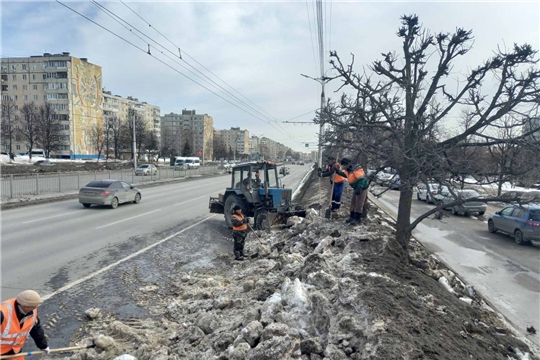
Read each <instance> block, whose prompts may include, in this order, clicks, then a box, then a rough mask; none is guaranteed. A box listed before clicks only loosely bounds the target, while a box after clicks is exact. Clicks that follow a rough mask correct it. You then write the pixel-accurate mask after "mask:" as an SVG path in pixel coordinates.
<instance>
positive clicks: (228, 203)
mask: <svg viewBox="0 0 540 360" xmlns="http://www.w3.org/2000/svg"><path fill="white" fill-rule="evenodd" d="M235 205H239V206H240V207H241V208H242V212H243V213H244V215H245V213H246V210H247V204H246V199H244V197H243V196H241V195H236V194H235V195H233V194H231V195H229V196H227V199H225V205H224V206H223V212H224V213H225V223H226V224H227V226H228V227H229V229H232V221H231V217H232V214H231V211H232V208H233V207H234V206H235Z"/></svg>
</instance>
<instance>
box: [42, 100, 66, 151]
mask: <svg viewBox="0 0 540 360" xmlns="http://www.w3.org/2000/svg"><path fill="white" fill-rule="evenodd" d="M36 133H37V136H36V142H37V144H39V146H41V147H42V148H43V151H44V152H45V157H46V158H47V159H48V158H49V157H50V156H51V152H54V151H57V150H58V149H59V148H60V145H62V140H61V135H62V126H61V124H60V120H59V119H58V116H57V115H56V112H55V111H54V109H53V107H52V105H51V104H49V103H45V104H43V105H41V106H39V108H38V116H37V126H36Z"/></svg>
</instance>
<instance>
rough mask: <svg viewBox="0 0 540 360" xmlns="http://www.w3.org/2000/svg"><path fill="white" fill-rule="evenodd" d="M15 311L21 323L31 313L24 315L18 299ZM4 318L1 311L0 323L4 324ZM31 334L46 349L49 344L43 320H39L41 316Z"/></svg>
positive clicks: (39, 345) (41, 347) (38, 344)
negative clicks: (42, 323) (42, 324)
mask: <svg viewBox="0 0 540 360" xmlns="http://www.w3.org/2000/svg"><path fill="white" fill-rule="evenodd" d="M15 313H16V314H17V319H19V323H21V320H23V319H24V318H25V317H26V316H27V315H30V314H26V315H24V314H23V313H21V311H20V310H19V304H18V303H17V301H15ZM4 320H5V319H4V313H3V312H2V311H0V324H3V323H4ZM30 336H31V337H32V339H34V342H35V343H36V346H37V347H38V348H39V349H46V348H47V347H48V346H49V344H48V342H47V338H46V337H45V332H44V331H43V327H42V326H41V322H40V321H39V317H38V318H37V321H36V324H35V325H34V326H33V327H32V329H31V330H30ZM4 355H7V354H4Z"/></svg>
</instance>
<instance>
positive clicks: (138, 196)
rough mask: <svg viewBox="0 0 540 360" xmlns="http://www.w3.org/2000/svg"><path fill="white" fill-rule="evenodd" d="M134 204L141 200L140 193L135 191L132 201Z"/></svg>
mask: <svg viewBox="0 0 540 360" xmlns="http://www.w3.org/2000/svg"><path fill="white" fill-rule="evenodd" d="M133 202H134V203H135V204H138V203H140V202H141V194H139V193H137V194H136V195H135V200H134V201H133Z"/></svg>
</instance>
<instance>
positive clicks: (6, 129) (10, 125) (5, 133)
mask: <svg viewBox="0 0 540 360" xmlns="http://www.w3.org/2000/svg"><path fill="white" fill-rule="evenodd" d="M17 108H18V107H17V105H15V102H14V101H13V100H12V99H8V100H3V101H2V108H1V110H2V114H1V119H2V139H4V141H7V143H8V145H9V157H10V159H11V158H12V156H13V139H14V138H15V136H16V132H17V120H16V119H17V117H18V112H19V111H18V110H17ZM10 161H11V160H10Z"/></svg>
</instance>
